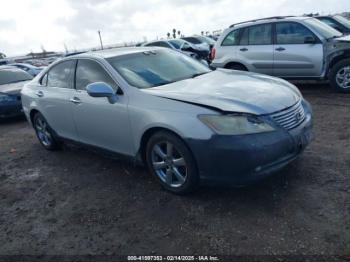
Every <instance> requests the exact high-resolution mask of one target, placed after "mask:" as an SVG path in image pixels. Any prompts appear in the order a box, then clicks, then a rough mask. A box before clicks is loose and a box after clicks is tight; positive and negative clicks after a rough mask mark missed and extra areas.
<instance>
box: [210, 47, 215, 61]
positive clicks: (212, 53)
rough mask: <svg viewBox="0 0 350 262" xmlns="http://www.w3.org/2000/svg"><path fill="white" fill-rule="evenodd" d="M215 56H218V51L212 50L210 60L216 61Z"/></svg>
mask: <svg viewBox="0 0 350 262" xmlns="http://www.w3.org/2000/svg"><path fill="white" fill-rule="evenodd" d="M215 55H216V49H215V48H213V49H212V50H211V53H210V60H212V61H213V60H214V59H215Z"/></svg>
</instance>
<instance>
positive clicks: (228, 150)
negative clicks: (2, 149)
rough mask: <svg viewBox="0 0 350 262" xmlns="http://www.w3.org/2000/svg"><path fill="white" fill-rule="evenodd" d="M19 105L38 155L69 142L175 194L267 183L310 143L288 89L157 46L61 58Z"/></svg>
mask: <svg viewBox="0 0 350 262" xmlns="http://www.w3.org/2000/svg"><path fill="white" fill-rule="evenodd" d="M22 102H23V109H24V112H25V114H26V116H27V118H28V120H29V121H30V122H31V123H32V125H33V127H34V129H35V132H36V134H37V137H38V139H39V141H40V143H41V144H42V145H43V146H44V148H46V149H48V150H55V149H58V148H59V147H60V145H61V144H62V142H64V141H75V142H78V143H80V144H83V145H86V146H89V147H92V148H100V149H103V150H106V151H108V152H112V153H115V154H117V155H123V156H127V157H129V158H131V159H133V160H136V161H140V162H143V163H144V164H145V165H146V166H147V167H148V169H149V171H150V173H151V174H153V176H154V177H155V178H156V179H157V180H158V181H159V182H160V184H161V185H162V186H163V187H164V188H165V189H167V190H169V191H171V192H173V193H177V194H185V193H188V192H190V191H192V190H194V189H195V188H197V187H198V186H199V185H200V184H205V183H206V184H211V185H212V184H217V183H218V184H222V183H224V184H231V185H237V186H243V185H247V184H249V183H251V182H254V181H257V180H260V179H263V178H264V177H266V176H268V175H270V174H272V173H273V172H275V171H277V170H280V169H281V168H282V167H284V166H286V165H287V164H288V163H290V162H291V161H292V160H294V159H295V158H296V157H297V156H298V155H299V154H300V153H301V152H302V151H303V149H304V148H305V147H306V146H307V145H308V144H309V142H310V140H311V137H312V112H311V108H310V105H309V103H308V102H307V101H306V100H305V99H303V97H302V95H301V94H300V92H299V91H298V89H297V88H296V87H295V86H293V85H292V84H290V83H288V82H286V81H284V80H281V79H278V78H274V77H269V76H265V75H261V74H257V73H248V72H240V71H231V70H226V69H217V70H215V71H212V70H210V69H209V68H208V67H206V66H204V65H203V64H201V63H199V62H198V61H196V60H194V59H192V58H190V57H188V56H186V55H183V54H181V53H179V52H176V51H172V50H168V49H164V48H157V47H142V48H120V49H114V50H113V49H111V50H104V51H98V52H91V53H85V54H80V55H76V56H70V57H66V58H63V59H61V60H60V61H57V62H55V63H54V64H52V65H51V66H49V67H48V68H46V69H44V71H42V72H41V73H40V74H39V75H38V76H37V77H36V78H35V79H34V80H33V81H32V82H30V83H29V84H27V85H26V86H25V87H24V88H23V90H22ZM136 161H135V162H136Z"/></svg>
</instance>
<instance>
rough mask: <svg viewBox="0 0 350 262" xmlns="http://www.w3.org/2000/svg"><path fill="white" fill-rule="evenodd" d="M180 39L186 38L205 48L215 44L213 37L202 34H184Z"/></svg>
mask: <svg viewBox="0 0 350 262" xmlns="http://www.w3.org/2000/svg"><path fill="white" fill-rule="evenodd" d="M181 39H183V40H186V41H188V42H190V43H191V44H193V45H196V46H198V47H201V48H206V49H208V50H210V49H211V48H213V47H214V45H215V40H214V39H212V38H210V37H207V36H202V35H194V36H186V37H182V38H181Z"/></svg>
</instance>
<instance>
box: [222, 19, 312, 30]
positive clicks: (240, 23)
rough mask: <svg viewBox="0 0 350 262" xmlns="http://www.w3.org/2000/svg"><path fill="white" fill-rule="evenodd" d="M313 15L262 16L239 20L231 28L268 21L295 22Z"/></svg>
mask: <svg viewBox="0 0 350 262" xmlns="http://www.w3.org/2000/svg"><path fill="white" fill-rule="evenodd" d="M311 18H312V17H309V16H275V17H266V18H260V19H254V20H249V21H244V22H239V23H236V24H232V25H231V26H230V27H229V28H241V27H247V26H251V25H259V24H266V23H273V22H280V21H283V22H295V21H302V20H306V19H311Z"/></svg>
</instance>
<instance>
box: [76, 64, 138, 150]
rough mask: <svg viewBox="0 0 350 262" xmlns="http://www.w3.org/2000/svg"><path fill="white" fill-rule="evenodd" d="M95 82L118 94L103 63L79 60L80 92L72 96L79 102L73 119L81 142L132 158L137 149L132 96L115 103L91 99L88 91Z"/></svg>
mask: <svg viewBox="0 0 350 262" xmlns="http://www.w3.org/2000/svg"><path fill="white" fill-rule="evenodd" d="M95 82H105V83H107V84H109V85H110V86H111V87H112V88H114V89H115V91H116V92H117V90H118V88H119V87H118V86H117V84H116V82H115V81H114V80H113V79H112V77H111V76H110V75H109V74H108V73H107V71H106V70H105V68H104V67H103V66H102V65H101V64H99V63H98V62H96V61H94V60H90V59H79V60H78V64H77V69H76V82H75V83H76V85H75V86H76V92H75V94H74V96H73V97H72V99H74V100H75V101H76V102H75V105H74V106H73V117H74V121H75V125H76V128H77V132H78V136H79V141H80V142H82V143H84V144H88V145H93V146H97V147H101V148H104V149H108V150H111V151H113V152H117V153H121V154H126V155H131V154H132V152H133V151H134V148H133V142H132V135H131V128H130V122H129V117H128V107H127V104H128V97H127V96H126V95H125V94H121V93H120V95H118V100H117V102H116V103H115V104H111V103H110V102H109V101H108V99H107V98H104V97H100V98H96V97H91V96H89V95H88V93H87V92H86V86H87V85H88V84H91V83H95Z"/></svg>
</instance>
